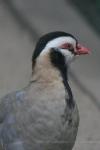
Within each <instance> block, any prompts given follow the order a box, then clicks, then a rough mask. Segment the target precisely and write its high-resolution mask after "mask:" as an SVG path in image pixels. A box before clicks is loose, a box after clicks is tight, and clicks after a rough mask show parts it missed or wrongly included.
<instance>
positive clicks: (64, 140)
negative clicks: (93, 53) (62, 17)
mask: <svg viewBox="0 0 100 150" xmlns="http://www.w3.org/2000/svg"><path fill="white" fill-rule="evenodd" d="M88 53H89V49H88V48H86V47H84V46H82V45H81V44H79V42H78V40H77V39H76V38H75V37H74V36H73V35H71V34H69V33H66V32H63V31H55V32H50V33H47V34H45V35H43V36H41V37H40V38H39V40H38V42H37V44H36V46H35V49H34V52H33V55H32V75H31V79H30V81H29V83H28V85H27V86H26V87H24V88H22V89H21V90H17V91H14V92H11V93H9V94H7V95H5V96H4V97H3V98H1V100H0V150H72V148H73V146H74V144H75V141H76V137H77V132H78V126H79V120H80V117H79V111H78V107H77V104H76V101H75V99H74V96H73V93H72V90H71V87H70V85H69V80H68V68H69V65H70V64H71V62H72V61H73V60H74V58H76V56H79V55H84V54H88Z"/></svg>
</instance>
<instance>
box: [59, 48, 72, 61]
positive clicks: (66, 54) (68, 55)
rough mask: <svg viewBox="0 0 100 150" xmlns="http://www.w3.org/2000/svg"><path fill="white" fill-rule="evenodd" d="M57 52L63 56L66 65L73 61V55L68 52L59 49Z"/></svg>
mask: <svg viewBox="0 0 100 150" xmlns="http://www.w3.org/2000/svg"><path fill="white" fill-rule="evenodd" d="M59 51H60V52H61V53H62V54H63V55H64V56H65V60H66V63H67V64H68V63H71V62H72V61H73V59H74V57H75V56H74V54H73V53H71V52H70V51H69V50H67V49H59Z"/></svg>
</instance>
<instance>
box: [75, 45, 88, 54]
mask: <svg viewBox="0 0 100 150" xmlns="http://www.w3.org/2000/svg"><path fill="white" fill-rule="evenodd" d="M89 53H90V50H89V49H88V48H86V47H84V46H82V45H80V44H77V47H76V55H84V54H89Z"/></svg>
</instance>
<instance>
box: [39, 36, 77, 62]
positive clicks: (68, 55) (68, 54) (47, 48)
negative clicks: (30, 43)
mask: <svg viewBox="0 0 100 150" xmlns="http://www.w3.org/2000/svg"><path fill="white" fill-rule="evenodd" d="M64 43H71V44H72V45H73V47H76V41H75V39H73V38H72V37H65V36H64V37H59V38H56V39H54V40H51V41H50V42H48V43H47V45H46V46H45V48H44V49H43V51H42V52H41V54H40V55H45V54H46V53H48V52H49V51H50V49H51V48H57V49H58V51H60V52H61V53H62V54H63V55H64V56H65V58H66V63H70V62H71V61H72V60H73V58H74V54H72V53H71V52H70V51H69V50H67V49H60V48H59V47H60V46H61V45H62V44H64Z"/></svg>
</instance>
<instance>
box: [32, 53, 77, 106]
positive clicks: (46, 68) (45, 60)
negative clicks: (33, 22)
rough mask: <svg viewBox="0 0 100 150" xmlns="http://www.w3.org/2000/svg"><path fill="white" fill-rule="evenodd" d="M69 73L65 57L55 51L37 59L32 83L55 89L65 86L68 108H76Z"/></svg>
mask: <svg viewBox="0 0 100 150" xmlns="http://www.w3.org/2000/svg"><path fill="white" fill-rule="evenodd" d="M67 72H68V67H67V65H66V64H65V60H64V57H63V56H62V55H61V54H60V53H59V52H55V51H54V50H53V51H51V52H50V53H49V54H45V55H43V56H39V58H37V61H36V64H35V66H34V68H33V76H32V81H37V82H39V83H42V85H43V84H44V85H46V86H53V88H54V87H55V86H56V85H58V84H60V85H63V87H64V89H65V93H67V94H66V95H65V100H66V103H67V106H68V107H69V108H74V104H75V103H74V99H73V94H72V91H71V88H70V86H69V83H68V77H67V74H68V73H67ZM57 83H58V84H57ZM46 86H45V87H46ZM55 88H57V87H55Z"/></svg>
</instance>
